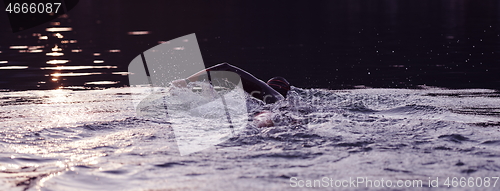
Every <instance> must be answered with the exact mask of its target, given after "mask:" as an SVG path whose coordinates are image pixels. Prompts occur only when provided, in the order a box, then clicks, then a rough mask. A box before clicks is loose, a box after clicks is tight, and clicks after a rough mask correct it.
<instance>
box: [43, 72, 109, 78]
mask: <svg viewBox="0 0 500 191" xmlns="http://www.w3.org/2000/svg"><path fill="white" fill-rule="evenodd" d="M97 74H102V73H101V72H88V73H73V72H70V73H53V74H51V75H50V76H54V77H60V76H89V75H97Z"/></svg>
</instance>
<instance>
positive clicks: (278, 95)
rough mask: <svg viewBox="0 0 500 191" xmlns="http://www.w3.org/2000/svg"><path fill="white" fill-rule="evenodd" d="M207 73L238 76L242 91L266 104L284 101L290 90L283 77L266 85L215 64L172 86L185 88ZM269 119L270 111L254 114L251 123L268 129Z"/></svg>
mask: <svg viewBox="0 0 500 191" xmlns="http://www.w3.org/2000/svg"><path fill="white" fill-rule="evenodd" d="M207 71H230V72H234V73H236V74H238V75H239V76H240V78H241V83H242V85H243V90H245V92H247V93H248V94H250V95H251V96H253V97H255V98H257V99H259V100H262V101H263V102H264V103H266V104H270V103H275V102H277V101H280V100H284V99H285V98H286V95H287V93H288V91H289V90H290V83H289V82H288V81H287V80H286V79H285V78H283V77H280V76H278V77H273V78H271V79H269V81H267V83H264V82H263V81H262V80H259V79H258V78H256V77H255V76H253V75H251V74H250V73H248V72H246V71H244V70H242V69H240V68H238V67H236V66H233V65H230V64H228V63H222V64H217V65H215V66H212V67H210V68H207V69H205V70H202V71H200V72H197V73H196V74H193V75H191V76H189V77H188V78H186V79H179V80H175V81H173V82H172V85H174V86H176V87H186V86H187V84H188V83H189V82H195V81H200V80H202V79H206V78H204V77H202V76H203V75H206V74H207ZM271 118H272V113H271V112H270V111H263V112H260V113H258V114H256V115H255V116H254V118H253V121H254V124H255V125H256V126H257V127H270V126H273V125H274V124H273V122H272V120H271Z"/></svg>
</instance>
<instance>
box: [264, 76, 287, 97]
mask: <svg viewBox="0 0 500 191" xmlns="http://www.w3.org/2000/svg"><path fill="white" fill-rule="evenodd" d="M267 85H269V86H270V87H272V88H273V89H274V90H276V91H277V92H279V93H280V94H281V95H283V97H286V94H287V93H288V91H289V90H290V83H289V82H288V81H286V79H285V78H283V77H281V76H277V77H274V78H271V79H270V80H269V81H267Z"/></svg>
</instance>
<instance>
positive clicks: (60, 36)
mask: <svg viewBox="0 0 500 191" xmlns="http://www.w3.org/2000/svg"><path fill="white" fill-rule="evenodd" d="M54 36H55V37H57V38H64V36H63V35H62V34H61V33H56V34H54Z"/></svg>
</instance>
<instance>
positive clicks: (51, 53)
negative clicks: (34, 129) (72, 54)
mask: <svg viewBox="0 0 500 191" xmlns="http://www.w3.org/2000/svg"><path fill="white" fill-rule="evenodd" d="M45 55H47V56H62V55H64V53H62V52H48V53H46V54H45Z"/></svg>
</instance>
